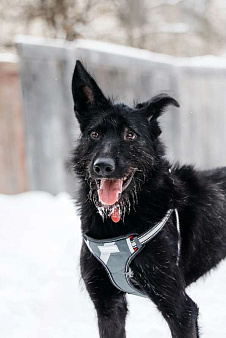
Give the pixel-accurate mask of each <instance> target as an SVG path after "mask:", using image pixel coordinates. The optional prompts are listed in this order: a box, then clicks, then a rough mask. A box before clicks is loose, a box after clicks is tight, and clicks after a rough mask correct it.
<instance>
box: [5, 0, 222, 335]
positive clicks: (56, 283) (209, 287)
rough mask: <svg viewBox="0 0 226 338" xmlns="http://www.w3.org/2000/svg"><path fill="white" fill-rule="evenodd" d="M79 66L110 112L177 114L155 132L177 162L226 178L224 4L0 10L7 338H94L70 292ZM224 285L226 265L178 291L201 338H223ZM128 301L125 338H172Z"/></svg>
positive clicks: (151, 312)
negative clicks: (194, 311) (170, 100)
mask: <svg viewBox="0 0 226 338" xmlns="http://www.w3.org/2000/svg"><path fill="white" fill-rule="evenodd" d="M76 59H80V60H82V61H83V63H84V65H85V66H86V67H87V69H88V70H89V71H90V73H91V74H92V75H93V76H94V78H95V79H96V80H97V81H98V84H99V85H100V87H101V88H102V90H103V91H104V93H105V94H106V95H110V96H113V97H114V98H115V99H116V100H118V101H125V103H127V104H134V102H138V101H144V100H148V99H150V97H151V96H153V95H156V94H158V93H160V92H162V91H164V92H167V93H168V94H169V95H172V96H173V97H175V98H176V99H177V100H178V101H179V102H180V105H181V107H180V108H179V109H176V108H175V109H173V108H172V109H171V108H170V109H169V110H168V111H167V112H166V113H165V114H164V116H163V117H161V121H160V122H161V126H162V129H163V133H162V138H163V140H164V142H165V144H166V145H167V156H168V157H169V158H170V160H171V161H172V162H175V161H180V162H181V163H188V164H189V163H192V164H195V165H196V166H197V167H198V168H202V169H208V168H212V167H217V166H225V165H226V153H225V145H226V132H225V131H226V1H225V0H112V1H106V0H99V1H97V0H1V1H0V299H1V301H0V332H1V337H3V338H30V337H32V338H40V337H41V338H50V337H53V338H62V337H64V338H81V337H83V338H89V337H93V338H98V329H97V319H96V317H95V310H94V307H93V304H92V303H91V301H90V299H89V297H88V294H87V292H85V291H84V287H83V285H82V283H81V282H79V280H80V272H79V251H80V246H81V241H82V239H81V234H80V219H79V216H76V213H77V210H76V208H75V206H74V201H73V196H75V194H76V191H77V189H78V184H77V180H76V178H75V177H73V175H72V173H71V169H70V154H71V151H72V149H73V147H74V146H75V145H76V140H77V139H78V137H79V129H78V124H77V122H76V120H75V118H74V112H73V101H72V95H71V78H72V73H73V69H74V66H75V62H76ZM225 276H226V262H223V263H222V264H221V267H220V268H219V269H218V270H217V271H215V272H214V274H213V275H211V276H210V275H208V276H207V277H206V278H205V280H203V279H201V280H200V281H199V282H198V283H196V284H195V285H192V286H191V287H190V288H189V289H188V290H187V292H188V294H189V295H190V296H191V297H192V299H193V300H194V301H195V302H197V303H198V306H199V309H200V316H199V322H200V326H201V332H202V337H204V338H215V337H218V338H225V337H226V327H225V306H226V293H225V284H226V283H225V282H226V281H225V278H226V277H225ZM82 290H83V291H84V292H83V291H82ZM128 299H129V309H130V314H129V316H128V321H127V332H128V338H140V337H159V338H166V337H170V332H169V329H168V327H167V325H166V323H165V321H163V318H162V317H161V315H160V313H159V312H158V311H157V310H156V308H155V306H154V304H153V303H151V302H149V301H148V300H147V299H140V298H138V297H136V296H128ZM134 323H136V325H134ZM84 324H85V325H84Z"/></svg>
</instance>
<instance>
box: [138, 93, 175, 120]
mask: <svg viewBox="0 0 226 338" xmlns="http://www.w3.org/2000/svg"><path fill="white" fill-rule="evenodd" d="M169 105H173V106H175V107H180V105H179V103H178V102H177V101H176V100H175V99H174V98H173V97H171V96H169V95H168V94H165V93H162V94H159V95H156V96H154V97H153V98H152V99H151V100H149V101H147V102H143V103H139V104H137V106H136V107H135V108H136V109H139V110H141V111H142V113H143V114H144V115H145V116H146V117H147V119H148V121H151V120H154V119H157V118H159V116H161V115H162V113H163V112H164V111H165V109H166V107H167V106H169Z"/></svg>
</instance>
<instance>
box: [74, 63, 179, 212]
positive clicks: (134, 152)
mask: <svg viewBox="0 0 226 338" xmlns="http://www.w3.org/2000/svg"><path fill="white" fill-rule="evenodd" d="M72 94H73V99H74V109H75V114H76V117H77V119H78V121H79V124H80V129H81V132H82V135H81V138H80V140H79V145H78V146H77V148H76V150H75V157H74V167H75V171H76V173H77V174H78V175H79V176H81V177H83V178H84V179H86V180H87V182H88V183H89V185H90V191H91V196H92V199H93V201H94V202H95V204H96V206H97V207H98V208H99V210H101V211H104V212H105V213H106V212H107V213H108V214H109V212H110V213H111V212H112V210H114V207H116V206H117V208H120V210H123V209H125V208H127V207H128V205H130V200H133V201H134V200H135V199H136V196H137V192H138V191H139V189H140V187H141V186H142V184H143V183H144V182H145V180H146V179H147V178H148V177H149V178H150V175H152V173H154V172H155V171H156V170H158V163H159V161H160V159H161V157H162V155H163V148H162V145H161V142H160V141H159V139H158V137H159V135H160V134H161V130H160V127H159V125H158V122H157V119H158V117H159V116H160V115H161V114H162V112H163V111H164V109H165V108H166V107H167V106H168V105H174V106H176V107H179V104H178V102H177V101H176V100H175V99H173V98H172V97H170V96H168V95H167V94H160V95H157V96H155V97H153V98H152V99H151V100H149V101H147V102H144V103H139V104H137V105H136V106H135V107H133V108H131V107H128V106H126V105H124V104H114V103H113V102H112V101H111V100H110V99H108V98H106V97H105V96H104V94H103V93H102V91H101V89H100V88H99V87H98V85H97V84H96V82H95V81H94V79H93V78H92V77H91V76H90V74H89V73H88V72H87V71H86V70H85V68H84V67H83V65H82V64H81V62H80V61H77V63H76V67H75V70H74V74H73V80H72Z"/></svg>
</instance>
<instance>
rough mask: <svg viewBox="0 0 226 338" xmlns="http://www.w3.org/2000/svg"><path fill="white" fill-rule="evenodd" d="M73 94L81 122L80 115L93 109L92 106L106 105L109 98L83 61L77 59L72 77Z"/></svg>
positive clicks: (76, 111)
mask: <svg viewBox="0 0 226 338" xmlns="http://www.w3.org/2000/svg"><path fill="white" fill-rule="evenodd" d="M72 95H73V99H74V110H75V113H76V116H77V118H78V120H79V122H80V117H82V115H84V114H87V113H89V112H90V111H91V109H92V108H94V107H98V106H101V105H104V104H105V105H106V104H107V103H108V100H107V99H106V98H105V96H104V94H103V93H102V91H101V90H100V88H99V87H98V85H97V84H96V82H95V81H94V79H93V78H92V76H91V75H90V74H89V73H88V72H87V71H86V69H85V68H84V67H83V65H82V63H81V62H80V61H79V60H78V61H76V65H75V70H74V74H73V78H72Z"/></svg>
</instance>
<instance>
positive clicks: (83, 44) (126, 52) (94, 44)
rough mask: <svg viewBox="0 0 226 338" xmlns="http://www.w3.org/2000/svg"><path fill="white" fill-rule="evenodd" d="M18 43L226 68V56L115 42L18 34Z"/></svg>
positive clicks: (177, 63)
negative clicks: (193, 54) (156, 50)
mask: <svg viewBox="0 0 226 338" xmlns="http://www.w3.org/2000/svg"><path fill="white" fill-rule="evenodd" d="M15 43H16V44H28V45H40V46H46V47H56V48H57V47H61V48H62V47H63V48H65V49H69V50H74V49H76V48H78V49H86V50H93V51H97V52H101V53H107V54H112V55H118V56H124V57H129V58H135V59H140V60H147V61H148V60H150V61H152V62H153V61H154V62H157V63H165V64H171V65H174V66H176V67H200V68H226V58H223V57H221V58H220V57H216V56H213V55H206V56H196V57H183V58H182V57H175V56H171V55H166V54H159V53H152V52H150V51H148V50H144V49H138V48H134V47H129V46H122V45H117V44H114V43H109V42H103V41H97V40H84V39H77V40H75V41H73V42H70V41H65V40H63V39H50V38H43V37H34V36H25V35H17V36H16V37H15Z"/></svg>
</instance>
